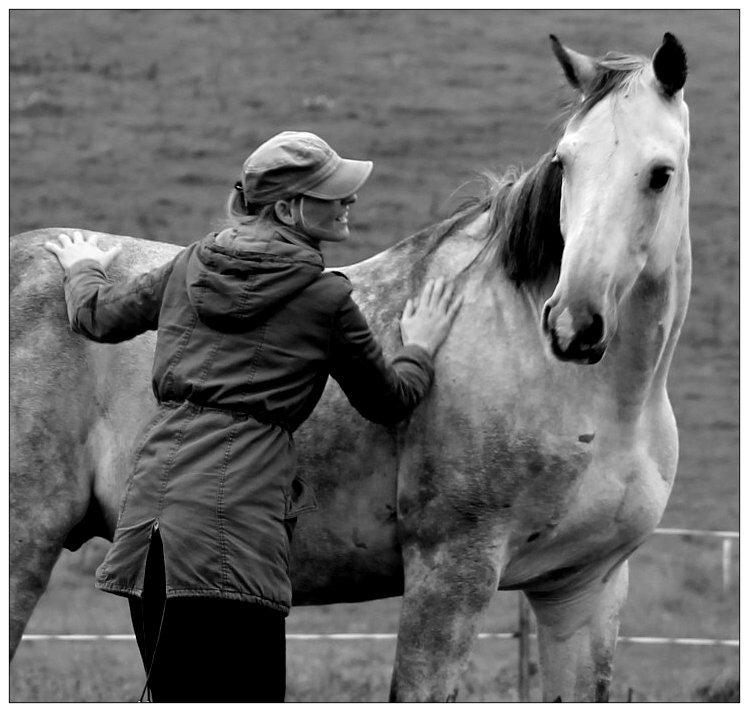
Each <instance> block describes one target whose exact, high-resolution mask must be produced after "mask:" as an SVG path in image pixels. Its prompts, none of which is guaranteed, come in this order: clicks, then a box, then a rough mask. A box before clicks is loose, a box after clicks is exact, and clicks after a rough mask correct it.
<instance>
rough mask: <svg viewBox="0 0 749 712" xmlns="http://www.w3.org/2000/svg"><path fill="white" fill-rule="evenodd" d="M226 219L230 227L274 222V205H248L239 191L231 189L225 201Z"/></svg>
mask: <svg viewBox="0 0 749 712" xmlns="http://www.w3.org/2000/svg"><path fill="white" fill-rule="evenodd" d="M226 217H227V219H228V221H229V223H230V225H233V226H237V225H247V224H248V223H252V222H255V221H258V220H272V221H275V220H276V211H275V203H266V204H265V205H258V204H252V203H250V204H248V203H247V202H246V201H245V198H244V193H243V192H242V191H241V190H237V189H236V188H232V191H231V193H230V194H229V199H228V200H227V201H226Z"/></svg>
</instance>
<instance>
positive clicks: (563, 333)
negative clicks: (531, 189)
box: [542, 33, 689, 364]
mask: <svg viewBox="0 0 749 712" xmlns="http://www.w3.org/2000/svg"><path fill="white" fill-rule="evenodd" d="M551 40H552V46H553V50H554V54H555V55H556V57H557V59H558V60H559V62H560V63H561V65H562V68H563V69H564V72H565V75H566V77H567V79H568V81H569V82H570V83H571V84H572V85H573V86H574V87H575V88H576V89H577V90H578V91H579V92H580V96H581V99H580V102H579V104H577V106H576V107H575V110H574V113H573V115H572V117H571V118H570V120H569V121H568V122H567V124H566V127H565V130H564V132H563V135H562V138H561V140H560V141H559V143H558V144H557V147H556V152H555V155H554V158H553V159H552V161H553V163H554V164H555V165H556V167H557V170H559V171H562V174H563V175H562V188H561V197H560V212H559V222H560V228H561V233H562V236H563V239H564V250H563V253H562V260H561V266H560V272H559V281H558V283H557V285H556V288H555V289H554V292H553V294H552V295H551V297H550V298H549V299H548V301H547V302H546V304H545V305H544V308H543V312H542V328H543V331H544V334H545V335H546V337H547V343H548V344H549V346H550V348H551V351H552V353H553V354H554V355H555V356H556V357H557V358H559V359H561V360H563V361H573V362H577V363H583V364H593V363H597V362H598V361H600V360H601V358H602V357H603V355H604V353H605V351H606V348H607V346H608V344H609V343H610V341H611V339H612V336H613V335H614V333H615V332H616V329H617V324H618V317H619V312H620V307H621V305H622V303H623V302H624V301H625V300H626V298H627V295H628V294H629V293H630V292H631V290H632V287H633V285H634V284H635V283H636V282H637V281H638V279H639V278H640V277H642V276H645V275H647V276H650V277H651V278H653V279H657V278H658V277H659V276H660V275H662V274H663V273H664V272H665V271H666V270H667V269H668V267H669V265H670V264H672V263H673V261H674V259H675V255H676V249H677V245H678V243H679V239H680V237H681V235H682V234H683V232H684V230H685V228H686V225H687V220H688V216H687V212H688V196H689V175H688V170H687V156H688V153H689V114H688V109H687V106H686V104H685V103H684V100H683V91H682V88H683V86H684V83H685V81H686V76H687V65H686V55H685V53H684V49H683V48H682V46H681V44H680V43H679V41H678V40H677V39H676V38H675V37H674V36H673V35H671V34H669V33H666V35H665V36H664V39H663V44H662V45H661V46H660V47H659V48H658V50H656V52H655V53H654V55H653V57H652V60H648V59H646V58H644V57H632V56H624V55H619V54H612V53H610V54H608V55H606V56H604V57H603V58H600V59H593V58H591V57H588V56H586V55H583V54H580V53H578V52H575V51H573V50H571V49H569V48H567V47H564V46H562V45H561V44H560V43H559V41H558V40H557V39H556V37H554V36H553V35H552V37H551Z"/></svg>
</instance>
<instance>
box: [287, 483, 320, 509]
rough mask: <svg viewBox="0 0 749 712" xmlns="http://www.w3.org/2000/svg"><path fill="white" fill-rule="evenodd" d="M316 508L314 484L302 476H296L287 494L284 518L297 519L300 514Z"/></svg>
mask: <svg viewBox="0 0 749 712" xmlns="http://www.w3.org/2000/svg"><path fill="white" fill-rule="evenodd" d="M316 509H317V498H316V497H315V491H314V490H313V489H312V485H310V484H309V482H307V481H306V480H305V479H303V478H302V477H295V478H294V480H293V481H292V483H291V491H290V492H289V494H288V495H286V506H285V508H284V514H283V517H284V519H296V518H297V517H298V516H299V515H300V514H304V513H305V512H313V511H314V510H316Z"/></svg>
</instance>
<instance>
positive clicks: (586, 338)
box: [541, 299, 607, 365]
mask: <svg viewBox="0 0 749 712" xmlns="http://www.w3.org/2000/svg"><path fill="white" fill-rule="evenodd" d="M541 327H542V329H543V332H544V334H545V335H546V337H547V338H548V339H549V345H550V347H551V352H552V353H553V354H554V356H556V358H558V359H559V360H560V361H571V362H572V363H580V364H588V365H590V364H594V363H598V362H599V361H600V360H601V359H602V358H603V354H604V353H605V352H606V345H607V339H606V326H605V323H604V320H603V317H602V316H601V315H600V314H599V313H598V312H597V311H596V310H594V309H591V308H589V307H587V306H579V307H577V308H575V309H570V308H569V307H561V306H560V304H559V303H558V302H557V303H556V304H554V303H553V301H552V299H549V301H547V302H546V304H545V305H544V310H543V316H542V317H541Z"/></svg>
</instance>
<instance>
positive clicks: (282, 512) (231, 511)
mask: <svg viewBox="0 0 749 712" xmlns="http://www.w3.org/2000/svg"><path fill="white" fill-rule="evenodd" d="M371 170H372V164H371V162H369V161H357V160H348V159H342V158H340V156H338V154H336V153H335V151H333V149H332V148H330V146H329V145H328V144H327V143H325V142H324V141H323V140H322V139H320V138H319V137H318V136H315V135H314V134H310V133H299V132H284V133H281V134H279V135H277V136H274V137H273V138H271V139H270V140H269V141H267V142H266V143H264V144H263V145H261V146H260V147H259V148H258V149H257V150H256V151H254V152H253V153H252V154H251V155H250V156H249V158H248V159H247V160H246V161H245V164H244V167H243V172H242V179H241V181H240V182H239V183H237V185H236V186H235V189H234V191H233V193H232V196H231V198H230V201H229V214H230V217H231V219H232V221H233V224H232V226H231V227H230V228H227V229H226V230H224V231H222V232H221V233H219V234H211V235H209V236H208V237H206V238H205V239H203V240H201V241H198V242H196V243H194V244H192V245H190V246H189V247H187V248H185V250H183V251H182V252H181V253H180V254H178V255H177V256H176V257H175V258H174V259H173V260H172V261H171V262H170V263H168V264H166V265H164V266H162V267H159V268H157V269H155V270H153V271H151V272H149V273H147V274H144V275H141V276H139V277H136V278H135V279H133V280H130V281H127V282H123V283H111V282H108V281H107V278H106V274H105V271H104V270H105V268H106V267H107V266H108V265H109V264H110V263H111V262H112V260H113V259H114V258H115V257H116V255H117V253H118V250H119V248H118V247H117V248H114V249H111V250H109V251H103V250H100V249H99V248H98V247H97V245H96V242H95V240H86V239H84V238H83V237H82V235H81V234H80V233H74V234H73V236H72V238H71V237H69V236H67V235H60V237H59V241H60V244H59V245H58V244H57V243H54V242H50V243H47V245H46V247H47V248H48V249H49V250H50V251H52V252H53V253H55V254H56V255H57V257H58V259H59V261H60V264H61V265H62V267H63V268H64V270H65V277H64V283H65V298H66V301H67V306H68V315H69V317H70V323H71V326H72V328H73V329H74V330H75V331H77V332H79V333H81V334H84V335H85V336H87V337H88V338H90V339H94V340H96V341H105V342H117V341H123V340H126V339H129V338H132V337H133V336H135V335H136V334H139V333H141V332H143V331H146V330H148V329H157V330H158V331H157V342H156V351H155V355H154V365H153V391H154V394H155V395H156V398H157V400H158V403H159V408H158V413H157V416H156V418H155V419H154V420H153V421H152V422H151V423H149V424H148V425H147V426H146V427H145V429H144V433H143V438H142V441H141V442H140V444H139V445H138V447H137V448H136V451H135V463H134V468H133V474H132V476H131V478H130V479H129V481H128V484H127V486H126V490H125V493H124V495H123V500H122V504H121V509H120V516H119V520H118V524H117V530H116V532H115V537H114V542H113V544H112V547H111V549H110V550H109V552H108V554H107V556H106V558H105V560H104V562H103V563H102V565H101V566H100V567H99V569H98V571H97V576H96V586H97V587H98V588H100V589H102V590H104V591H109V592H111V593H115V594H118V595H123V596H127V597H128V599H129V600H130V607H131V616H132V620H133V626H134V628H135V632H136V637H137V639H138V644H139V647H140V650H141V655H142V658H143V662H144V665H145V667H146V671H147V682H146V684H147V686H148V687H149V688H150V691H151V693H152V696H153V699H154V700H155V701H193V702H195V701H245V700H255V701H282V700H283V698H284V688H285V633H284V625H285V617H286V616H287V615H288V612H289V608H290V605H291V584H290V580H289V572H288V557H289V544H290V537H291V530H292V528H293V523H294V522H295V518H296V516H297V515H298V514H299V513H300V512H301V511H304V510H305V509H310V508H314V505H310V504H309V500H310V499H311V497H310V494H309V492H305V488H304V487H303V485H302V484H301V481H300V480H295V481H294V473H295V467H294V447H293V440H292V433H293V432H294V431H295V430H296V429H297V428H298V427H299V425H301V424H302V422H304V420H305V419H306V418H307V417H308V416H309V415H310V413H311V412H312V410H313V408H314V407H315V405H316V403H317V402H318V400H319V398H320V396H321V395H322V392H323V388H324V387H325V383H326V381H327V378H328V375H332V376H333V378H335V379H336V381H338V383H339V384H340V386H341V387H342V389H343V391H344V392H345V393H346V395H347V397H348V399H349V400H350V402H351V403H352V404H353V405H354V407H355V408H356V409H357V410H358V411H359V412H360V413H361V414H362V415H363V416H364V417H366V418H368V419H370V420H373V421H375V422H379V423H396V422H398V421H400V420H403V419H404V418H406V417H407V416H408V415H409V414H410V413H411V411H412V410H413V409H414V408H415V407H416V405H417V404H418V403H419V401H420V400H421V399H422V398H423V397H424V395H425V394H426V393H427V391H428V389H429V387H430V385H431V381H432V377H433V366H432V359H433V356H434V354H435V352H436V351H437V349H438V348H439V346H440V344H441V343H442V341H443V340H444V339H445V337H446V335H447V333H448V331H449V329H450V325H451V323H452V320H453V318H454V316H455V314H456V312H457V310H458V308H459V300H458V299H454V300H453V299H452V290H451V288H450V287H445V286H444V285H443V284H442V282H441V281H439V280H438V282H437V283H432V282H429V283H428V284H427V285H426V286H425V287H424V290H423V291H422V293H421V295H420V297H419V299H417V300H414V301H411V300H409V301H408V303H407V304H406V308H405V311H404V314H403V317H402V319H401V334H402V338H403V344H404V345H403V347H402V349H401V350H400V351H399V352H398V353H397V354H396V355H395V357H394V358H393V359H392V361H390V363H387V362H386V361H385V359H384V357H383V355H382V351H381V349H380V347H379V345H378V344H377V342H376V341H375V339H374V337H373V336H372V333H371V332H370V330H369V328H368V326H367V323H366V321H365V319H364V317H363V316H362V314H361V312H360V311H359V309H358V308H357V306H356V304H355V303H354V302H353V300H352V298H351V291H352V287H351V285H350V283H349V282H348V280H347V278H346V277H345V276H344V275H342V274H339V273H336V272H327V273H326V272H324V271H323V268H324V263H323V257H322V254H321V252H320V244H321V243H322V242H329V241H340V240H345V239H347V238H348V236H349V226H348V213H349V208H350V206H351V204H353V203H354V202H355V201H356V192H357V191H358V190H359V189H360V188H361V186H362V185H363V184H364V183H365V181H366V180H367V178H368V177H369V174H370V172H371ZM341 417H346V415H345V414H344V413H342V414H341Z"/></svg>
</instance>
